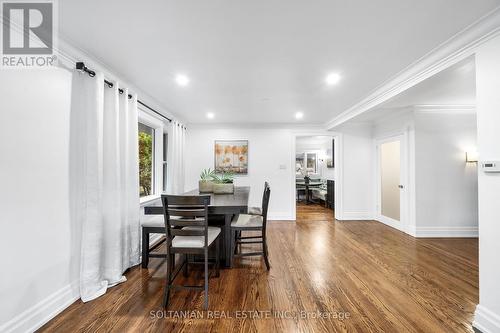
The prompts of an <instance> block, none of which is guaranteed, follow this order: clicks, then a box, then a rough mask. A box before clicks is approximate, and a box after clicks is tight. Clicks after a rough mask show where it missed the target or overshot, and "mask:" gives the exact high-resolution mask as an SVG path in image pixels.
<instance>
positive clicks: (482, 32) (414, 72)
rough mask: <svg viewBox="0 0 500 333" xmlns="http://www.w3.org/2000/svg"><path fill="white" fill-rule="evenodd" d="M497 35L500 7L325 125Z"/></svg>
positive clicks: (404, 87) (405, 86)
mask: <svg viewBox="0 0 500 333" xmlns="http://www.w3.org/2000/svg"><path fill="white" fill-rule="evenodd" d="M499 35H500V7H497V8H496V9H494V10H493V11H491V12H489V13H488V14H487V15H485V16H483V17H482V18H481V19H479V20H477V21H476V22H474V23H473V24H471V25H469V26H468V27H466V28H465V29H463V30H462V31H460V32H459V33H457V34H455V35H454V36H452V37H451V38H449V39H448V40H447V41H445V42H444V43H442V44H441V45H439V46H438V47H436V48H434V49H433V50H431V51H430V52H429V53H427V54H426V55H424V56H423V57H422V58H420V59H418V60H417V61H415V62H414V63H412V64H411V65H410V66H408V67H406V68H405V69H404V70H402V71H401V72H399V73H398V74H396V75H395V76H393V77H392V78H391V79H389V80H388V81H386V82H385V83H383V84H382V85H381V86H379V87H378V88H376V89H375V90H374V91H373V92H372V93H371V94H369V95H368V96H367V97H366V98H364V99H363V100H361V101H360V102H358V103H357V104H355V105H354V106H352V107H350V108H349V109H347V110H345V111H344V112H342V113H341V114H340V115H338V116H336V117H335V118H333V119H332V120H330V121H329V122H327V124H326V128H327V129H330V130H331V129H333V128H335V127H337V126H339V125H340V124H342V123H345V122H346V121H348V120H350V119H352V118H353V117H356V116H358V115H360V114H362V113H364V112H367V111H369V110H371V109H373V108H374V107H375V106H377V105H379V104H381V103H383V102H385V101H387V100H389V99H390V98H392V97H394V96H396V95H398V94H400V93H401V92H403V91H405V90H407V89H408V88H411V87H413V86H415V85H416V84H418V83H420V82H422V81H424V80H425V79H428V78H429V77H431V76H433V75H435V74H436V73H439V72H440V71H442V70H444V69H446V68H448V67H450V66H452V65H454V64H456V63H458V62H459V61H461V60H464V59H465V58H467V57H469V56H471V55H473V54H474V53H475V52H476V50H477V49H478V47H479V46H481V45H483V44H484V43H486V42H488V41H489V40H491V39H493V38H495V37H497V36H499Z"/></svg>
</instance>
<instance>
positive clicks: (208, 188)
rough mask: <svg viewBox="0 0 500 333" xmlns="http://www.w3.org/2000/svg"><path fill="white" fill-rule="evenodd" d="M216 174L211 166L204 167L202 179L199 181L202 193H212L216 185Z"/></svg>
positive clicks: (199, 188)
mask: <svg viewBox="0 0 500 333" xmlns="http://www.w3.org/2000/svg"><path fill="white" fill-rule="evenodd" d="M214 175H215V171H214V170H211V169H210V168H208V169H204V170H203V171H202V172H201V174H200V180H199V182H198V190H199V191H200V193H212V192H213V187H214Z"/></svg>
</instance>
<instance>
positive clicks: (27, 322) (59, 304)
mask: <svg viewBox="0 0 500 333" xmlns="http://www.w3.org/2000/svg"><path fill="white" fill-rule="evenodd" d="M79 298H80V288H79V283H78V282H74V283H71V284H69V285H67V286H66V287H64V288H62V289H59V290H58V291H56V292H55V293H53V294H52V295H49V296H48V297H46V298H45V299H44V300H42V301H40V302H38V303H37V304H35V305H33V306H32V307H30V308H29V309H26V311H24V312H22V313H20V314H19V315H17V316H15V317H14V318H12V319H11V320H9V321H8V322H6V323H4V324H2V325H1V326H0V332H4V333H17V332H34V331H36V330H37V329H39V328H40V327H42V326H43V325H44V324H46V323H47V322H49V321H50V320H51V319H52V318H54V317H55V316H57V315H58V314H59V313H61V312H62V311H63V310H64V309H66V308H67V307H68V306H70V305H71V304H72V303H74V302H75V301H77V300H78V299H79Z"/></svg>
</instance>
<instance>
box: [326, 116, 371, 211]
mask: <svg viewBox="0 0 500 333" xmlns="http://www.w3.org/2000/svg"><path fill="white" fill-rule="evenodd" d="M340 132H341V133H342V134H341V140H340V141H341V145H340V147H339V148H340V152H339V156H338V159H337V161H335V163H337V165H338V164H339V163H341V169H342V170H341V172H340V173H339V175H340V178H341V179H339V181H340V182H341V183H342V185H341V190H340V196H341V198H340V201H341V205H340V207H338V206H337V205H336V206H335V209H336V210H335V217H336V218H337V219H339V220H371V219H373V213H374V196H373V185H374V183H373V180H374V178H373V166H374V164H373V157H374V156H373V155H374V154H373V146H372V132H371V124H366V123H362V124H351V125H346V126H344V127H343V128H341V129H340ZM335 197H336V201H337V202H338V201H339V198H338V197H339V195H338V194H337V193H336V196H335Z"/></svg>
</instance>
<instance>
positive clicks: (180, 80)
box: [175, 74, 189, 87]
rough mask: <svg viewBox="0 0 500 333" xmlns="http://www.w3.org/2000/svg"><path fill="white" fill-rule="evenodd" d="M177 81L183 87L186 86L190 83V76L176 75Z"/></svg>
mask: <svg viewBox="0 0 500 333" xmlns="http://www.w3.org/2000/svg"><path fill="white" fill-rule="evenodd" d="M175 82H177V84H178V85H180V86H181V87H185V86H187V85H188V84H189V78H188V77H187V76H186V75H183V74H179V75H177V76H176V77H175Z"/></svg>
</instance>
